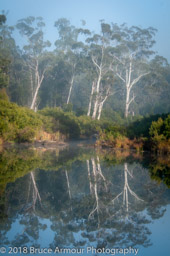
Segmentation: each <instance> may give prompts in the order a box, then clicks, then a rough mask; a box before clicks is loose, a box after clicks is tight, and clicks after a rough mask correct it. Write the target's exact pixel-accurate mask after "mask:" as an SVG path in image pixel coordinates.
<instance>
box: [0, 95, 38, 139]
mask: <svg viewBox="0 0 170 256" xmlns="http://www.w3.org/2000/svg"><path fill="white" fill-rule="evenodd" d="M41 126H42V121H41V119H40V118H39V116H38V115H37V114H36V113H34V111H32V110H30V109H28V108H24V107H19V106H18V105H17V104H15V103H11V102H9V101H8V100H3V99H0V137H1V138H2V139H3V140H5V141H17V142H25V141H30V140H32V139H33V138H34V136H35V135H36V132H37V131H38V130H39V129H40V128H41Z"/></svg>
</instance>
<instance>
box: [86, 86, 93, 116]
mask: <svg viewBox="0 0 170 256" xmlns="http://www.w3.org/2000/svg"><path fill="white" fill-rule="evenodd" d="M94 90H95V82H93V83H92V88H91V94H90V100H89V107H88V112H87V116H90V113H91V107H92V100H93V94H94Z"/></svg>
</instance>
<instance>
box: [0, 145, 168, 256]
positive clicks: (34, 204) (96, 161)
mask: <svg viewBox="0 0 170 256" xmlns="http://www.w3.org/2000/svg"><path fill="white" fill-rule="evenodd" d="M7 159H9V161H7ZM0 160H1V162H0V167H1V169H0V171H1V183H0V192H1V199H0V246H1V247H2V246H4V247H6V248H8V247H9V246H15V247H24V246H27V247H31V246H34V247H35V248H51V249H52V250H53V251H55V248H56V247H58V248H60V249H66V248H74V249H81V250H82V251H83V250H84V253H81V254H78V253H74V251H72V252H73V253H72V254H71V253H70V254H68V253H67V255H95V253H92V252H90V251H89V252H88V253H87V248H88V247H90V248H91V247H93V248H94V249H97V250H98V252H100V251H101V250H104V251H105V252H106V253H104V254H100V253H97V255H114V253H115V252H116V251H115V249H116V248H117V249H118V250H119V251H117V253H116V254H115V255H124V254H125V251H120V250H121V248H123V249H124V248H127V251H126V253H127V254H126V255H135V253H137V252H138V253H137V255H141V256H143V255H145V256H147V255H148V256H151V255H154V256H156V255H168V253H169V250H170V244H169V242H168V238H169V237H170V221H169V220H170V205H169V204H170V192H169V189H168V187H167V185H165V184H168V182H169V181H168V176H166V179H165V178H164V179H162V182H161V181H160V175H158V176H157V174H156V173H157V172H158V171H159V170H158V171H157V169H159V165H160V162H159V163H156V165H154V167H153V160H151V158H150V157H146V158H145V157H141V156H137V155H134V154H130V153H127V152H126V153H125V152H118V153H116V152H108V151H102V152H101V151H96V150H95V149H94V148H92V147H88V146H87V145H86V147H84V146H82V144H79V145H78V146H76V145H74V146H70V147H67V148H63V149H57V150H47V149H41V150H37V149H22V150H21V149H12V150H6V151H4V152H2V153H1V156H0ZM164 164H165V161H164ZM161 166H162V165H161ZM168 168H169V167H168ZM155 170H156V171H155ZM165 170H166V173H167V166H165ZM162 172H163V169H162ZM164 176H165V175H164ZM151 177H152V179H151ZM153 178H154V179H153ZM130 248H131V252H133V251H132V249H135V250H136V251H134V252H133V253H128V252H130ZM111 249H112V251H111ZM113 249H114V250H113ZM7 250H8V251H9V249H7ZM109 250H110V251H109ZM128 250H129V251H128ZM137 250H139V251H137ZM109 252H110V253H109ZM118 252H119V253H118ZM15 255H21V254H19V252H18V254H15ZM30 255H40V254H38V253H33V252H32V254H30ZM41 255H48V254H46V253H44V254H43V253H41ZM49 255H53V254H52V253H49ZM54 255H56V254H54ZM59 255H66V253H59Z"/></svg>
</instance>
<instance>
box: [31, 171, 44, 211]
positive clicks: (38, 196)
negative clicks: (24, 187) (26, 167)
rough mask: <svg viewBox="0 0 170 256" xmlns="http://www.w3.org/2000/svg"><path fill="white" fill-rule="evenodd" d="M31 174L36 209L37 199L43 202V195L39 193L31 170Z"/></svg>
mask: <svg viewBox="0 0 170 256" xmlns="http://www.w3.org/2000/svg"><path fill="white" fill-rule="evenodd" d="M30 174H31V180H32V183H33V209H34V210H35V205H36V202H37V200H39V202H40V204H41V197H40V194H39V191H38V188H37V184H36V181H35V176H34V173H33V172H31V173H30Z"/></svg>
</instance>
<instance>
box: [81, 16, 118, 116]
mask: <svg viewBox="0 0 170 256" xmlns="http://www.w3.org/2000/svg"><path fill="white" fill-rule="evenodd" d="M111 36H112V33H111V27H110V25H109V24H106V23H104V22H103V21H101V32H100V34H93V35H92V36H91V37H89V38H87V40H86V42H87V43H88V46H89V56H90V58H91V62H92V65H93V69H94V71H93V82H92V88H91V94H90V100H89V106H88V112H87V115H88V116H90V115H91V112H92V118H93V119H96V118H97V119H100V117H101V112H102V109H103V105H104V102H105V101H106V100H107V98H108V97H109V96H110V95H111V94H112V93H111V86H112V85H113V82H114V77H113V74H111V72H110V65H111V60H112V58H110V55H109V49H110V47H111V46H112V38H111Z"/></svg>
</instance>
